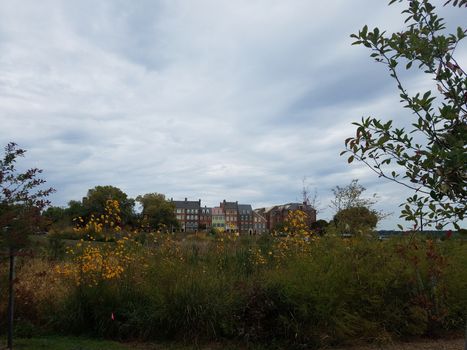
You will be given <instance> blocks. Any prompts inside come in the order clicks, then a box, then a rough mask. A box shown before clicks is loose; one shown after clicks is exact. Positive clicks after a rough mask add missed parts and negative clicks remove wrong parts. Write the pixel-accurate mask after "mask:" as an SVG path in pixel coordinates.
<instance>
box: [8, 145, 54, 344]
mask: <svg viewBox="0 0 467 350" xmlns="http://www.w3.org/2000/svg"><path fill="white" fill-rule="evenodd" d="M25 152H26V151H25V150H23V149H21V148H19V147H18V145H17V144H15V143H13V142H11V143H9V144H8V145H7V146H6V147H5V154H4V157H3V158H2V159H0V247H1V248H2V250H5V251H6V253H7V255H8V257H9V261H10V273H9V298H8V344H7V345H8V348H9V349H12V348H13V319H14V312H13V310H14V309H13V304H14V303H13V301H14V279H15V278H14V275H15V271H14V268H15V257H16V256H18V255H20V254H21V250H22V249H24V248H25V247H26V246H27V243H28V236H29V235H30V234H31V233H34V231H35V230H36V229H37V226H38V223H39V220H40V217H41V216H40V211H41V210H42V209H43V208H44V207H46V206H47V205H49V204H50V203H49V201H48V200H47V199H46V198H47V197H48V196H49V195H50V194H51V193H52V192H53V191H54V190H53V189H52V188H45V187H44V186H43V185H44V183H45V180H43V179H41V178H39V175H40V174H41V173H42V170H40V169H37V168H31V169H29V170H26V171H25V172H20V171H18V170H17V169H16V161H17V159H18V158H21V157H24V154H25Z"/></svg>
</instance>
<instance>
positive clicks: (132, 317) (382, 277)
mask: <svg viewBox="0 0 467 350" xmlns="http://www.w3.org/2000/svg"><path fill="white" fill-rule="evenodd" d="M278 240H283V238H272V237H268V236H263V237H260V238H255V237H254V238H250V237H247V238H245V237H244V238H238V239H231V238H229V237H227V236H222V237H215V238H210V237H195V238H194V239H187V240H185V241H183V242H180V241H173V240H165V241H164V240H163V241H162V243H161V242H159V244H158V245H157V246H156V247H151V248H149V247H142V248H141V254H146V252H145V250H148V249H149V250H151V253H152V254H150V255H148V261H147V262H148V264H147V265H148V266H141V265H138V263H136V262H134V263H132V264H129V265H128V266H126V269H125V272H124V273H123V274H122V275H121V276H120V277H119V278H118V279H116V280H108V281H107V280H106V281H101V282H100V283H98V284H97V285H92V286H88V285H84V284H81V285H79V286H77V285H76V284H74V283H72V281H69V280H66V279H62V277H60V276H57V275H54V274H53V269H52V268H51V265H53V264H55V262H50V260H46V259H39V258H36V259H34V260H25V261H24V262H23V264H21V265H20V266H19V271H18V276H19V281H20V282H18V283H17V290H18V302H17V303H18V305H19V307H18V313H17V316H18V322H19V324H21V323H24V324H26V323H27V324H29V325H33V326H34V327H36V329H40V330H41V331H51V332H58V333H61V334H86V335H91V336H99V337H107V338H112V339H119V340H128V339H138V340H150V339H157V340H174V339H175V340H185V341H195V340H196V341H210V340H216V339H225V338H228V339H236V340H240V341H246V342H255V343H264V344H272V343H279V344H284V343H285V344H288V346H290V347H292V346H309V347H311V346H323V345H333V344H343V343H352V342H355V341H364V342H375V341H377V342H384V341H388V340H391V339H400V338H405V337H411V336H424V335H430V336H436V335H442V334H443V333H444V332H447V331H452V330H460V329H462V327H463V325H464V324H465V321H466V310H467V293H466V292H465V291H466V290H467V269H466V266H467V244H465V242H462V241H459V240H452V241H445V242H432V241H426V240H425V239H424V238H423V237H416V238H413V237H412V238H394V239H391V240H389V241H384V242H379V241H375V240H371V239H352V240H342V239H338V238H332V237H328V238H321V239H319V240H316V241H312V242H310V243H303V245H304V248H303V247H302V246H300V245H299V246H291V247H288V248H287V249H285V250H284V244H287V243H284V241H278ZM58 263H59V262H58ZM2 271H3V270H2ZM4 278H5V273H4V271H3V272H2V286H5V284H4ZM21 278H23V281H24V283H23V282H21V281H22V280H21ZM44 278H46V279H48V280H47V283H46V287H45V286H44ZM21 283H23V284H21ZM26 284H27V285H29V287H27V286H26ZM44 288H46V289H47V291H48V293H44ZM0 293H1V297H2V303H1V304H0V312H2V315H1V316H2V317H1V321H0V322H2V323H3V322H4V321H5V319H6V317H5V315H4V311H5V302H6V298H5V293H4V289H3V288H2V290H1V291H0ZM47 295H49V296H50V297H48V296H47ZM0 326H1V325H0Z"/></svg>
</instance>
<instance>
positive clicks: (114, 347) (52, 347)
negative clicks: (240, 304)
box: [0, 336, 265, 350]
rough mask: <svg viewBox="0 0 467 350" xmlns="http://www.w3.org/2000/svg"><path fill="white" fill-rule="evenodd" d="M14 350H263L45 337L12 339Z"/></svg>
mask: <svg viewBox="0 0 467 350" xmlns="http://www.w3.org/2000/svg"><path fill="white" fill-rule="evenodd" d="M1 341H2V343H1V344H0V349H1V350H4V349H6V339H4V338H2V339H1ZM13 349H15V350H129V349H135V350H191V349H198V350H221V349H222V350H245V349H251V350H264V349H265V348H264V347H261V346H259V345H258V346H250V347H244V346H241V345H238V344H235V343H230V342H213V343H208V344H192V345H189V344H180V343H176V342H170V343H118V342H114V341H108V340H97V339H89V338H84V337H63V336H47V337H37V338H27V339H26V338H19V339H14V342H13Z"/></svg>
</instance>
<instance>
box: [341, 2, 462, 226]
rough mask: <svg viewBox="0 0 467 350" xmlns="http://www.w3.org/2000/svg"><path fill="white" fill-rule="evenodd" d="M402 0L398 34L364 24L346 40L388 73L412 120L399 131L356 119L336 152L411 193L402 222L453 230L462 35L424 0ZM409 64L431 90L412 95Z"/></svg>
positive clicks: (457, 210) (458, 210)
mask: <svg viewBox="0 0 467 350" xmlns="http://www.w3.org/2000/svg"><path fill="white" fill-rule="evenodd" d="M394 2H396V0H391V1H390V3H389V4H393V3H394ZM399 2H403V1H402V0H399ZM404 2H406V3H407V5H408V6H407V8H406V9H405V10H404V11H403V12H402V13H403V14H404V15H405V16H406V19H405V23H406V24H407V27H406V28H405V29H404V30H402V31H400V32H397V33H392V34H389V33H386V32H385V31H381V30H380V29H379V28H374V29H373V30H370V29H369V28H368V27H367V26H364V27H363V28H362V29H361V30H360V31H359V32H358V34H352V35H351V37H352V38H354V39H355V41H354V43H353V44H354V45H363V46H365V47H367V48H369V49H370V50H371V55H370V56H371V57H372V58H374V60H375V61H376V62H379V63H382V64H384V65H385V66H386V67H387V68H388V70H389V75H390V76H391V77H392V78H393V79H394V80H395V82H396V85H397V89H398V91H399V94H400V98H401V103H402V104H403V106H404V108H406V109H408V110H410V111H411V112H412V113H413V116H414V120H413V121H412V123H411V127H410V128H405V127H395V126H393V122H392V120H388V121H382V120H380V119H377V118H373V117H368V118H362V120H361V122H359V123H354V124H355V125H356V126H357V129H356V134H355V136H354V137H349V138H348V139H347V140H345V146H346V150H345V151H343V152H342V154H344V153H347V152H349V153H351V155H350V157H349V158H348V162H349V163H350V162H352V161H353V160H354V159H357V160H359V161H362V162H363V163H365V164H366V165H367V166H369V167H370V168H371V169H372V170H373V171H374V172H375V173H376V174H378V176H380V177H384V178H386V179H390V180H392V181H394V182H396V183H398V184H401V185H403V186H406V187H407V188H409V189H411V190H413V191H414V194H412V195H411V196H409V197H408V198H407V200H406V203H404V204H405V206H404V208H403V210H402V212H401V217H403V218H405V219H406V220H412V221H415V222H417V220H418V219H419V218H423V219H424V221H425V223H427V224H430V225H431V224H436V226H437V227H438V228H442V227H443V226H444V225H446V224H448V223H453V224H454V225H455V226H456V227H457V228H458V227H459V226H458V222H460V221H461V220H463V219H464V217H465V213H466V194H467V186H466V180H467V168H466V164H467V155H466V141H467V124H466V122H467V120H466V115H467V78H466V73H465V71H464V70H463V69H462V68H461V67H460V65H459V63H458V61H457V60H456V59H455V57H454V54H455V50H456V47H457V46H458V43H459V42H460V41H461V40H462V39H464V37H465V36H466V33H467V32H466V30H465V29H463V28H460V27H459V28H457V30H456V32H455V33H453V34H446V33H445V28H446V25H445V23H444V20H443V19H442V18H440V17H439V16H438V15H437V14H436V12H435V7H434V6H433V5H432V4H431V3H430V1H428V0H410V1H404ZM449 3H451V1H447V3H446V4H449ZM452 5H454V6H459V7H467V2H466V1H457V0H456V1H454V2H452ZM401 66H402V68H401ZM415 67H416V69H419V70H421V71H423V72H424V73H425V74H427V75H428V76H430V77H431V78H432V79H433V81H434V86H435V87H436V90H434V91H433V90H427V91H424V92H419V93H415V94H411V93H410V92H409V91H408V90H407V88H406V87H405V86H404V84H403V81H402V78H401V70H410V69H414V68H415ZM404 204H403V205H404Z"/></svg>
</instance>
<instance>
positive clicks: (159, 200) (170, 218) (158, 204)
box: [136, 193, 179, 230]
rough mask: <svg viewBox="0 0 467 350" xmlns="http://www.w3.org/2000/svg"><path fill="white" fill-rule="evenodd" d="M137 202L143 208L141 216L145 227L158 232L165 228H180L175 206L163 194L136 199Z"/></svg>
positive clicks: (152, 194) (150, 194)
mask: <svg viewBox="0 0 467 350" xmlns="http://www.w3.org/2000/svg"><path fill="white" fill-rule="evenodd" d="M136 201H137V202H139V203H140V204H141V206H142V207H143V210H142V213H141V216H142V224H143V227H145V228H148V229H150V230H158V229H161V228H163V227H165V228H169V227H178V225H179V224H178V221H177V218H176V217H175V205H174V204H173V203H171V202H170V201H168V200H167V199H166V198H165V195H163V194H161V193H147V194H145V195H143V196H138V197H136Z"/></svg>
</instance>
